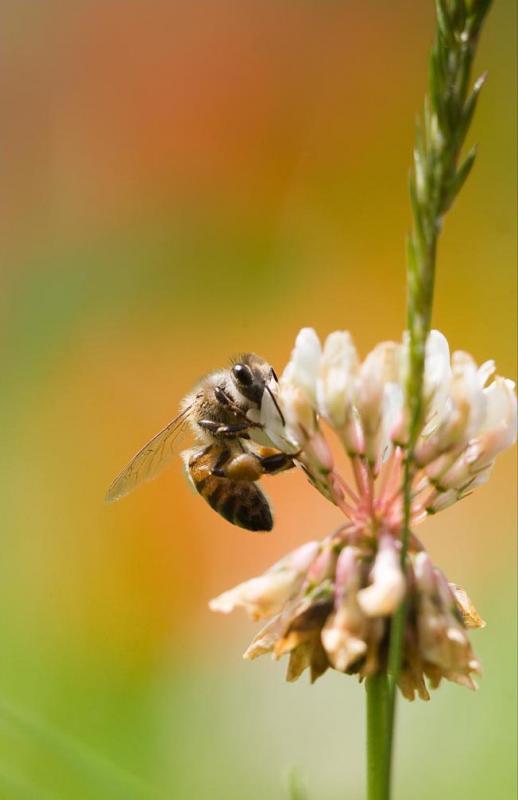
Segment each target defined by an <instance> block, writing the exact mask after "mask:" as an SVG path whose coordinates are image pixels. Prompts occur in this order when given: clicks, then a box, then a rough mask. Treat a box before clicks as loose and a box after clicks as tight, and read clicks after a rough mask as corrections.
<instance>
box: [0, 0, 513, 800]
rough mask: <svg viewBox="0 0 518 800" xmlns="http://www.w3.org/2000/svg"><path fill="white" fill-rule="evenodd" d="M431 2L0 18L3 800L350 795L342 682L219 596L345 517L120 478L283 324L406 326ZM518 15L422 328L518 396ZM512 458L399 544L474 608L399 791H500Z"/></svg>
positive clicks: (509, 726) (406, 733)
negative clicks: (421, 546)
mask: <svg viewBox="0 0 518 800" xmlns="http://www.w3.org/2000/svg"><path fill="white" fill-rule="evenodd" d="M432 5H433V4H432V3H424V2H423V3H412V2H404V1H403V0H398V1H397V2H392V3H378V2H363V3H362V2H359V0H358V2H346V1H345V0H343V1H341V2H339V0H326V1H325V2H324V0H320V2H317V1H316V0H314V1H313V2H311V1H310V0H292V1H291V2H287V0H275V1H274V0H264V2H253V0H225V1H223V0H208V2H202V3H193V2H189V1H188V0H184V2H148V3H141V2H120V1H118V2H115V1H114V0H105V1H104V2H76V3H70V4H65V3H59V2H48V3H45V4H32V3H20V2H17V1H16V0H12V1H11V2H9V1H8V0H4V2H3V3H2V4H1V6H0V19H1V24H0V31H1V33H0V36H1V38H2V43H1V44H2V46H1V47H0V75H1V76H2V78H1V82H0V95H1V97H2V107H3V109H4V113H3V114H2V122H1V125H0V130H1V133H2V148H1V152H2V156H1V159H0V161H1V164H2V180H1V181H0V184H1V187H2V188H1V190H0V191H2V193H3V197H4V203H3V204H2V206H3V213H2V215H1V219H0V228H1V231H2V240H3V242H4V247H3V258H2V292H1V295H0V325H1V329H2V336H1V338H0V347H1V349H2V362H1V363H2V371H3V375H2V378H3V379H2V391H1V393H0V414H1V429H2V437H3V439H2V444H3V446H2V448H1V451H0V469H1V475H2V480H1V483H0V494H1V500H2V509H3V526H2V527H3V535H2V543H3V548H2V559H1V563H0V604H1V614H0V635H1V642H2V656H1V658H0V798H1V800H19V799H21V798H23V800H29V799H30V800H33V799H34V800H105V798H106V800H108V799H109V800H112V798H114V799H118V798H121V800H134V799H135V800H137V799H138V798H150V799H151V798H168V800H176V799H177V798H178V800H191V798H196V800H205V798H207V800H208V799H209V798H210V800H215V799H216V798H217V799H218V800H219V799H220V798H221V800H234V799H235V800H259V799H261V800H264V798H272V800H276V798H288V797H289V796H290V794H289V790H288V783H289V780H290V779H289V775H290V774H292V775H293V774H295V775H296V776H299V777H298V778H297V779H300V781H301V782H302V783H303V784H304V785H305V786H306V787H307V792H308V797H309V798H310V799H311V800H316V798H319V800H338V798H346V797H347V798H361V797H362V796H363V785H364V779H363V772H364V760H363V759H364V756H363V745H364V721H363V713H364V710H363V701H364V698H363V689H362V688H361V687H359V686H358V685H357V684H356V682H355V681H354V679H352V678H346V677H344V676H341V675H337V674H334V673H333V674H326V676H325V677H324V678H323V679H322V680H321V681H320V682H318V683H317V684H316V685H315V686H313V687H310V686H308V685H307V683H306V680H304V679H302V680H301V681H300V682H299V683H298V684H295V685H287V684H285V683H284V680H283V671H284V665H282V664H280V665H279V664H274V663H272V662H270V661H269V660H263V661H262V662H261V661H259V662H255V663H254V664H250V663H246V662H243V661H242V660H241V652H242V651H243V650H244V649H245V647H246V645H247V643H248V641H249V639H250V638H251V637H252V635H253V632H254V631H255V626H254V625H252V624H251V623H248V622H246V621H243V620H242V619H227V618H220V617H215V616H212V615H210V614H209V612H208V610H207V601H208V599H209V598H210V597H212V596H214V595H215V594H218V593H220V592H221V591H222V590H223V589H225V588H227V587H229V586H231V585H233V584H234V583H237V582H238V581H240V580H243V579H245V578H246V577H248V576H251V575H253V574H256V573H258V572H260V571H261V570H262V569H263V568H265V567H266V566H267V565H268V564H269V563H270V562H271V561H273V560H274V559H276V558H277V557H280V556H281V554H283V553H284V552H285V551H286V550H287V549H288V548H290V547H294V546H295V545H296V544H297V543H299V542H302V541H304V540H306V539H307V538H310V537H311V538H312V537H316V536H323V535H325V533H326V532H327V531H328V530H329V529H330V528H331V527H332V526H333V525H334V524H335V523H336V519H337V517H336V512H335V511H334V510H333V509H330V508H328V507H327V506H326V504H325V503H324V502H323V501H322V499H321V498H320V497H318V496H317V495H316V494H315V493H313V492H312V491H311V490H310V489H309V487H308V486H307V485H306V484H305V483H304V482H303V481H302V479H301V476H300V475H291V474H289V475H286V476H280V477H279V479H275V480H272V481H271V482H269V485H268V489H269V494H270V496H271V497H272V499H273V504H274V507H275V509H276V515H277V524H276V527H275V530H274V532H273V533H272V534H271V535H270V536H268V537H254V536H248V535H246V534H245V533H243V532H241V531H238V530H237V529H234V528H232V527H231V526H229V525H227V524H226V523H225V522H224V521H223V520H220V519H219V518H217V517H216V516H215V515H214V514H212V513H211V512H210V510H209V509H208V508H207V507H205V505H204V504H203V503H201V502H200V501H199V498H197V497H195V496H194V495H193V494H192V492H191V491H190V490H189V488H188V486H187V483H186V482H185V480H184V478H183V476H182V472H181V469H180V466H179V464H178V465H177V467H176V468H174V469H172V470H170V471H169V472H168V473H166V474H165V475H164V476H163V477H161V478H159V479H158V480H157V481H156V482H154V483H153V484H150V485H149V486H146V487H145V488H142V489H141V490H140V491H139V492H136V493H135V494H134V495H132V496H130V497H128V498H127V499H126V500H125V501H124V502H122V503H120V504H117V505H115V506H113V507H106V506H105V505H104V504H103V502H102V498H103V494H104V491H105V488H106V486H107V485H108V484H109V482H110V481H111V479H112V477H113V475H114V474H115V473H116V472H117V471H118V470H119V468H120V467H121V466H122V465H123V464H124V462H125V460H127V459H128V457H129V456H130V455H131V454H132V452H134V451H135V449H136V448H137V447H138V446H139V445H140V444H142V442H143V441H145V439H146V438H147V437H149V436H150V435H151V434H152V433H154V432H155V431H156V430H158V429H159V428H160V427H161V426H162V425H163V424H164V423H165V422H166V421H168V420H169V419H170V418H171V417H172V416H173V414H174V413H175V409H176V407H177V403H178V401H179V399H180V398H181V397H182V395H183V394H184V393H185V392H186V391H187V390H188V389H189V388H190V386H191V385H192V384H193V382H194V381H195V380H196V379H197V378H198V377H199V376H200V375H201V374H203V373H204V372H205V371H207V370H209V369H212V368H214V367H215V366H218V365H219V364H224V363H226V361H227V359H228V356H229V355H231V354H233V353H234V352H239V351H241V350H247V349H250V350H256V351H258V352H260V353H262V354H263V355H264V356H265V357H266V358H268V359H269V360H270V361H271V362H272V363H274V364H275V365H276V366H277V367H279V368H282V366H283V364H284V363H285V361H286V359H287V357H288V354H289V351H290V348H291V346H292V342H293V339H294V336H295V334H296V332H297V330H298V329H299V328H300V327H301V326H303V325H307V324H311V325H313V326H315V327H316V328H317V329H318V330H319V332H320V333H321V334H322V335H325V334H326V333H327V332H328V331H331V330H334V329H335V328H347V329H349V330H351V331H352V332H353V335H354V337H355V340H356V343H357V345H358V348H359V350H360V352H361V353H363V354H365V353H366V352H367V351H368V349H369V348H370V347H372V346H373V345H374V344H375V343H376V342H377V341H379V340H382V339H387V338H399V336H400V334H401V330H402V328H403V325H404V304H405V286H404V234H405V231H406V230H407V227H408V224H409V209H408V201H407V192H406V175H407V172H408V164H409V157H410V153H411V147H412V139H413V129H414V119H415V114H416V112H417V111H418V110H419V108H420V106H421V98H422V94H423V90H424V86H425V82H426V58H427V52H428V49H429V46H430V42H431V38H432V34H433V8H432ZM515 31H516V9H515V4H514V3H513V2H511V0H509V1H508V0H498V1H497V2H496V3H495V8H494V10H493V11H492V13H491V15H490V17H489V20H488V23H487V27H486V30H485V32H484V37H483V41H482V43H481V46H480V52H479V55H478V61H477V66H478V70H479V71H482V70H484V69H489V81H488V84H487V86H486V88H485V89H484V92H483V97H482V100H481V103H480V106H479V110H478V112H477V117H476V120H475V123H474V129H473V135H472V138H473V140H474V141H477V142H479V144H480V149H479V157H478V161H477V164H476V167H475V170H474V172H473V175H472V176H471V177H470V180H469V183H468V185H467V188H466V189H465V191H464V192H463V194H462V195H461V198H460V200H459V201H458V203H457V205H456V207H455V209H454V212H453V213H452V215H451V218H449V219H448V221H447V225H446V230H445V233H444V236H443V239H442V241H441V248H440V259H439V272H438V281H437V291H436V303H435V312H434V325H435V326H436V327H438V328H439V329H441V330H442V331H443V332H444V333H445V334H446V335H447V336H448V338H449V340H450V343H451V346H452V348H453V349H456V348H462V349H466V350H468V351H469V352H471V353H473V354H474V356H475V357H476V358H477V360H478V361H480V362H481V361H484V360H485V359H487V358H491V357H494V358H496V360H497V364H498V368H499V371H500V372H501V374H504V375H508V376H511V377H514V378H515V377H516V335H515V334H516V330H515V309H516V274H515V271H516V211H517V209H516V197H515V189H516V146H515V142H516V123H515V120H516V78H515V75H516V37H515ZM515 483H516V470H515V460H514V454H512V453H511V454H509V453H507V454H505V455H504V456H503V457H502V458H501V459H500V460H499V463H498V464H497V467H496V470H495V475H494V478H493V480H492V481H491V483H490V484H489V485H488V486H486V487H484V488H482V489H480V491H479V492H477V493H476V494H475V495H474V496H473V497H470V498H468V499H467V500H466V501H465V502H463V503H461V504H459V506H457V507H455V508H452V509H450V510H448V511H447V512H445V513H444V514H440V515H439V516H438V517H436V518H434V519H433V520H430V521H429V522H427V523H426V524H425V526H424V527H423V528H422V529H421V532H420V535H421V536H422V538H423V539H424V541H425V542H426V544H427V545H428V546H429V548H430V550H431V552H432V555H433V556H434V558H435V559H436V560H437V561H438V562H439V563H440V564H441V566H442V568H443V569H444V570H445V571H446V573H447V574H448V575H449V577H450V579H451V580H454V581H456V582H457V583H460V584H462V585H464V586H466V588H467V589H468V591H469V593H470V595H471V596H472V597H473V599H474V601H475V602H476V605H477V607H478V608H479V610H480V612H481V614H482V616H483V617H484V618H485V619H486V620H487V622H488V625H487V628H486V629H485V630H484V631H482V632H475V634H474V635H473V641H474V645H475V649H476V650H477V653H478V654H479V655H480V657H481V660H482V662H483V665H484V668H485V675H484V677H483V679H482V680H481V685H480V690H479V692H478V694H476V695H474V694H471V693H469V692H467V691H465V690H464V689H461V688H460V687H457V686H450V685H448V686H444V687H442V688H441V689H440V691H439V692H437V693H435V694H434V695H433V696H432V700H431V702H430V703H421V702H416V703H414V704H412V705H410V704H407V703H404V704H403V703H401V704H400V707H399V714H398V716H399V719H398V741H397V765H396V777H397V787H398V790H397V794H396V796H397V798H398V800H415V798H419V800H435V798H445V800H450V798H451V799H452V800H453V798H455V799H456V800H457V799H458V798H461V799H463V798H470V800H476V799H477V798H481V799H482V798H484V800H485V799H486V798H487V797H489V796H491V797H494V798H495V800H496V798H498V800H512V798H514V797H515V796H516V768H515V753H516V655H515V652H516V637H515V631H516V626H515V610H516V569H515V565H516V551H515V538H514V537H515V530H516V514H515Z"/></svg>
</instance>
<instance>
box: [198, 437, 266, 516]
mask: <svg viewBox="0 0 518 800" xmlns="http://www.w3.org/2000/svg"><path fill="white" fill-rule="evenodd" d="M220 452H221V450H220V448H218V447H216V446H215V445H212V446H210V447H208V448H205V449H204V450H200V451H195V452H194V453H192V454H191V456H190V458H189V460H188V462H187V469H188V471H189V474H190V476H191V479H192V482H193V484H194V486H195V488H196V490H197V491H198V492H199V493H200V494H201V496H202V497H203V498H204V499H205V500H206V501H207V503H208V504H209V505H210V506H211V508H213V509H214V511H217V512H218V514H221V516H222V517H224V518H225V519H226V520H228V522H231V523H232V524H233V525H238V526H239V527H240V528H246V529H247V530H249V531H271V529H272V527H273V519H272V512H271V510H270V506H269V504H268V500H267V499H266V497H265V496H264V494H263V493H262V492H261V490H260V489H259V487H258V486H257V485H256V484H255V483H253V482H251V481H237V480H232V479H231V478H224V477H218V476H216V475H212V470H213V468H214V466H215V464H216V462H217V460H218V457H219V455H220Z"/></svg>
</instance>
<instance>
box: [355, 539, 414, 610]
mask: <svg viewBox="0 0 518 800" xmlns="http://www.w3.org/2000/svg"><path fill="white" fill-rule="evenodd" d="M371 578H372V583H371V585H370V586H367V588H365V589H362V590H361V591H359V592H358V603H359V604H360V607H361V608H362V610H363V611H364V612H365V614H367V616H369V617H379V616H385V615H387V614H393V613H394V611H395V610H396V609H397V608H398V606H399V605H400V603H401V601H402V599H403V597H404V594H405V579H404V577H403V573H402V571H401V566H400V563H399V556H398V552H397V550H396V548H395V546H394V541H393V539H392V536H390V535H388V536H386V537H382V538H381V540H380V544H379V550H378V554H377V555H376V559H375V561H374V567H373V569H372V573H371Z"/></svg>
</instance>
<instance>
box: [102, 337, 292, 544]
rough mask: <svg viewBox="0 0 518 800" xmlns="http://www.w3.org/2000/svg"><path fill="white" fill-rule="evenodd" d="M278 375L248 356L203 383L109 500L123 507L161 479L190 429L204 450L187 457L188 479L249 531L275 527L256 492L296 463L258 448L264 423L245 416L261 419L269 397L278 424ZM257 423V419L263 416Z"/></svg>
mask: <svg viewBox="0 0 518 800" xmlns="http://www.w3.org/2000/svg"><path fill="white" fill-rule="evenodd" d="M276 384H277V376H276V374H275V371H274V369H273V368H272V367H271V366H270V364H268V363H267V362H266V361H264V360H263V359H262V358H260V357H259V356H257V355H255V354H254V353H245V354H243V355H242V356H240V357H239V358H238V359H237V360H236V361H235V362H234V363H233V365H232V366H231V367H230V368H229V369H226V370H220V371H219V372H214V373H212V374H210V375H208V376H207V377H206V378H204V379H203V380H202V381H201V382H200V383H199V384H198V386H197V387H196V388H195V389H194V390H193V391H192V392H191V393H190V394H188V395H187V397H185V398H184V400H183V401H182V403H181V407H180V413H179V414H178V415H177V416H176V417H175V418H174V419H173V420H172V421H171V422H170V423H169V424H168V425H166V427H165V428H163V429H162V430H161V431H160V432H159V433H157V434H156V435H155V436H154V437H153V438H152V439H151V440H150V441H149V442H148V443H147V444H145V445H144V447H143V448H142V449H141V450H139V452H138V453H137V454H136V455H135V456H134V457H133V458H132V459H131V461H130V462H129V464H128V465H127V467H125V469H123V470H122V472H121V473H120V474H119V475H118V476H117V477H116V478H115V480H114V481H113V483H112V485H111V486H110V489H109V490H108V494H107V496H106V499H107V501H108V502H111V501H113V500H118V499H119V498H120V497H123V496H124V495H126V494H128V493H129V492H131V491H132V490H133V489H135V487H136V486H138V485H139V484H140V483H142V482H143V481H146V480H150V479H152V478H154V477H156V476H157V475H158V474H159V473H160V472H161V471H162V470H163V468H164V467H165V466H166V465H167V464H168V463H169V462H170V461H171V459H172V458H173V455H174V447H173V445H174V443H175V441H176V437H177V436H178V434H179V433H180V432H181V431H182V430H183V429H184V428H185V427H186V425H190V427H191V429H192V431H193V433H194V435H195V437H196V439H197V440H198V443H199V444H198V446H197V447H195V448H193V449H191V450H187V451H185V452H184V453H183V454H182V455H183V458H184V462H185V465H186V468H187V472H188V474H189V476H190V479H191V481H192V483H193V485H194V487H195V489H196V490H197V491H198V492H199V494H200V495H201V496H202V497H203V498H204V500H206V501H207V503H208V504H209V505H210V506H211V507H212V508H213V509H214V510H215V511H217V513H218V514H220V515H221V516H222V517H224V518H225V519H226V520H228V521H229V522H231V523H232V524H233V525H238V526H239V527H241V528H246V529H247V530H250V531H269V530H271V529H272V527H273V518H272V512H271V509H270V505H269V503H268V500H267V499H266V497H265V495H264V494H263V492H262V491H261V490H260V489H259V487H258V486H257V485H256V482H257V481H258V480H259V478H260V477H261V476H262V475H265V474H268V475H273V474H275V473H277V472H281V471H283V470H286V469H290V468H291V467H293V466H294V457H295V456H294V455H288V454H286V453H283V452H281V451H279V450H275V449H274V448H270V447H262V446H259V445H257V444H256V443H255V442H254V441H253V439H252V437H251V435H255V436H256V437H257V438H260V435H259V434H260V432H261V430H262V428H263V426H262V425H261V423H260V422H257V421H253V420H252V419H250V418H249V417H248V416H247V415H248V413H249V412H251V411H255V412H257V411H259V409H260V407H261V401H262V399H263V395H264V393H265V392H268V393H269V395H270V397H271V400H272V401H273V405H274V407H275V409H276V412H278V414H279V419H280V422H281V423H282V424H284V417H283V415H282V411H281V409H280V407H279V405H278V403H277V400H276V398H275V388H276ZM257 416H258V415H257Z"/></svg>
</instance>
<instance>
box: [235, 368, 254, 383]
mask: <svg viewBox="0 0 518 800" xmlns="http://www.w3.org/2000/svg"><path fill="white" fill-rule="evenodd" d="M232 375H233V376H234V378H235V380H236V381H237V383H239V384H240V385H241V386H251V385H252V383H253V382H254V376H253V375H252V370H251V369H250V367H248V366H247V365H246V364H236V365H235V367H233V368H232Z"/></svg>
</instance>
